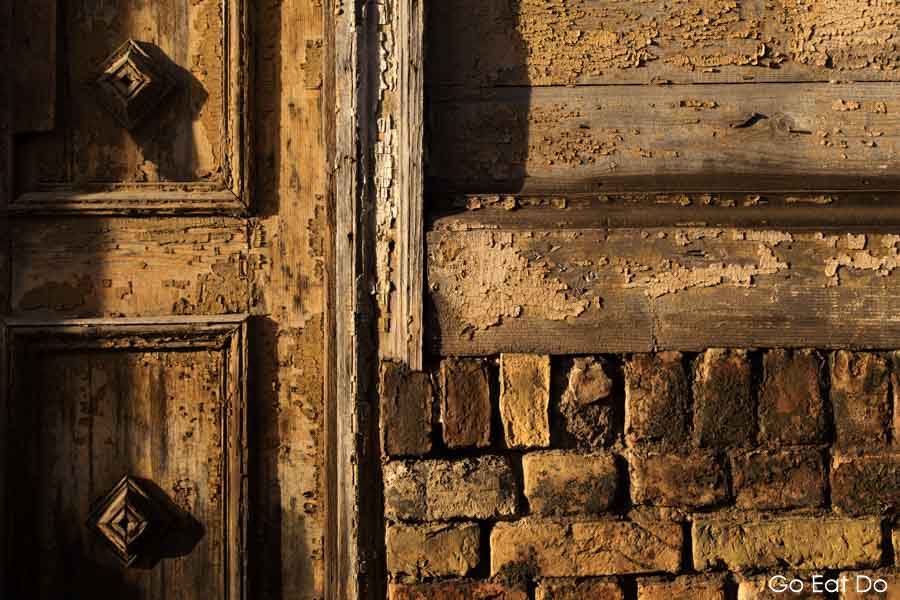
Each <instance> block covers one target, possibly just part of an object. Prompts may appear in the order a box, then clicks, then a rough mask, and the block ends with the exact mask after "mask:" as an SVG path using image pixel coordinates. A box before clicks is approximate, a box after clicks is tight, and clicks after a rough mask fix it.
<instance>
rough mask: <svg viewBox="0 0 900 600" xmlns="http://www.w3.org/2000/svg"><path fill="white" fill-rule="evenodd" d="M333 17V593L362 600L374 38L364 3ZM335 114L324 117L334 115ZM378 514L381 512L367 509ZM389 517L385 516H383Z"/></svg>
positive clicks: (365, 589)
mask: <svg viewBox="0 0 900 600" xmlns="http://www.w3.org/2000/svg"><path fill="white" fill-rule="evenodd" d="M325 14H326V15H328V18H329V20H330V25H331V26H330V27H328V28H327V29H328V30H329V36H330V37H331V38H332V40H331V41H332V43H330V44H328V46H329V47H330V48H332V49H333V51H332V52H333V53H332V54H331V55H330V58H331V59H332V60H331V61H330V64H332V65H333V69H334V70H333V72H332V73H330V74H329V79H328V85H329V86H330V90H329V91H330V93H331V94H333V96H331V102H333V107H334V111H333V113H332V114H335V115H336V119H335V123H334V133H333V146H332V148H333V180H332V193H333V198H334V205H335V249H334V259H335V260H334V265H335V275H334V283H335V285H334V290H335V295H334V299H333V300H334V302H333V307H332V308H333V310H334V315H335V317H334V318H335V336H334V346H333V347H331V348H330V349H329V350H330V351H332V352H334V353H335V357H336V358H335V366H336V369H335V378H336V381H335V392H336V393H335V397H334V402H333V403H331V404H330V405H329V408H330V409H331V411H330V414H329V415H328V417H327V418H328V419H329V420H330V421H332V422H333V424H332V425H330V426H329V427H328V431H330V432H331V433H332V435H331V437H330V439H329V440H328V446H327V447H328V449H329V451H330V452H331V454H332V457H333V458H331V459H329V477H330V478H331V479H332V481H333V484H332V488H331V489H332V494H331V498H330V499H331V504H330V506H329V508H330V510H331V511H332V513H333V515H334V517H333V519H334V529H335V533H334V535H333V537H331V538H330V539H329V542H330V544H329V548H328V558H329V562H330V563H331V568H330V570H329V577H328V585H327V587H328V589H327V590H326V597H328V598H334V599H335V600H351V599H352V600H356V599H357V598H366V597H372V598H374V597H376V596H375V595H376V593H377V592H376V589H375V587H376V586H374V585H369V583H370V580H371V578H372V576H373V574H374V572H375V569H374V566H373V564H372V563H370V562H369V561H368V560H367V558H368V557H367V555H366V553H365V551H364V550H365V549H368V548H375V547H377V546H375V545H374V544H375V543H376V540H375V537H374V536H373V535H372V529H373V528H374V520H375V519H374V518H373V517H374V515H372V516H371V517H370V518H369V519H368V520H362V519H361V511H360V506H361V503H362V502H363V500H362V498H361V496H360V493H361V490H367V491H369V490H371V489H373V487H375V486H374V484H373V485H367V484H368V483H369V482H368V480H365V481H364V480H363V479H362V478H363V477H370V478H372V479H373V480H374V479H375V478H374V477H372V475H373V474H375V475H377V474H378V472H379V469H378V468H377V464H378V463H377V460H376V459H377V456H376V454H377V453H375V452H372V451H371V448H370V444H372V443H373V440H374V436H372V435H371V431H370V429H371V428H372V423H373V422H374V419H373V418H372V415H371V412H372V411H371V409H370V406H371V404H370V401H371V398H370V395H369V394H370V390H371V382H372V377H373V373H374V371H373V364H374V363H373V361H372V354H373V352H372V323H373V319H372V306H371V302H370V299H369V294H368V292H369V289H368V285H369V278H368V275H367V274H368V272H369V271H370V269H369V266H368V264H369V261H370V257H369V256H368V255H367V253H366V252H367V248H373V247H374V240H372V239H371V235H372V234H371V228H370V227H369V226H368V218H369V216H368V211H367V208H366V207H367V206H369V198H368V197H367V188H368V184H367V178H368V177H367V174H368V173H369V167H370V163H369V160H368V150H367V149H368V147H369V143H370V139H369V131H370V127H371V121H370V115H369V114H368V111H367V109H366V107H368V106H369V85H368V79H369V63H368V59H370V55H369V53H368V49H369V40H370V39H371V38H369V37H368V36H369V35H371V32H370V31H369V30H367V23H366V20H365V18H364V13H363V2H360V1H358V0H332V1H330V2H327V3H326V7H325ZM329 112H330V111H325V113H326V114H328V113H329ZM368 512H370V513H372V512H377V511H368ZM379 520H380V519H379Z"/></svg>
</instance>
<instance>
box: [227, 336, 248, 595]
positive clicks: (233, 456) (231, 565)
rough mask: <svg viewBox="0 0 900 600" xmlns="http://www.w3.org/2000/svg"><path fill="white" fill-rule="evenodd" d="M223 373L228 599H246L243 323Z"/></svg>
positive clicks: (230, 341)
mask: <svg viewBox="0 0 900 600" xmlns="http://www.w3.org/2000/svg"><path fill="white" fill-rule="evenodd" d="M225 356H226V360H225V365H223V367H224V373H223V374H222V381H223V388H224V390H223V393H224V402H225V403H224V405H225V407H226V409H225V415H224V419H225V427H224V429H225V439H224V440H223V443H224V449H225V468H226V473H227V475H226V479H225V490H224V493H223V496H224V498H225V506H226V511H227V512H226V516H227V518H226V523H225V526H226V528H227V532H226V539H228V540H232V541H233V542H237V544H226V547H225V552H226V565H225V568H226V578H227V582H226V585H227V589H228V599H229V600H242V599H243V598H245V597H246V593H247V581H246V579H247V578H246V577H245V574H246V573H247V553H246V537H247V422H246V416H245V410H246V405H245V402H246V397H247V377H246V372H245V369H246V366H247V326H246V322H245V323H242V324H241V325H240V327H239V328H238V329H237V330H236V331H235V332H234V334H233V335H232V336H231V338H230V339H229V341H228V345H227V348H226V352H225Z"/></svg>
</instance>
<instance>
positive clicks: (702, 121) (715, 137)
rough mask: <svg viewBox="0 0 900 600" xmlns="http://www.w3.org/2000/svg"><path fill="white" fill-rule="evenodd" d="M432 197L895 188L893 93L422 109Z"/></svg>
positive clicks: (624, 91) (541, 95) (653, 96)
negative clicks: (427, 115)
mask: <svg viewBox="0 0 900 600" xmlns="http://www.w3.org/2000/svg"><path fill="white" fill-rule="evenodd" d="M430 111H431V119H432V122H433V123H434V129H433V136H432V138H431V141H430V145H429V151H430V155H431V157H432V158H431V161H430V163H429V174H430V175H431V176H432V177H433V178H434V180H435V181H434V184H435V187H434V189H439V190H446V189H452V190H457V191H470V192H485V191H494V190H497V191H523V192H538V191H540V192H554V191H566V192H596V193H603V192H610V191H620V190H633V191H655V190H672V189H676V190H686V189H687V190H702V191H719V190H750V191H762V190H766V191H779V190H797V189H844V190H846V189H871V190H875V189H897V187H898V183H900V181H898V178H897V176H896V171H897V167H898V166H900V143H898V142H900V140H898V132H900V122H898V118H897V117H898V115H900V104H898V102H897V89H896V86H895V84H893V83H870V84H865V85H862V84H859V85H837V84H835V85H832V84H753V85H726V86H722V85H692V86H649V87H642V88H640V89H639V90H636V89H635V88H631V87H617V86H601V87H575V88H532V89H521V88H512V89H500V90H494V91H491V92H486V93H484V94H476V95H472V96H471V97H470V98H467V99H465V100H462V99H460V98H459V97H457V96H451V97H450V98H446V97H444V98H442V97H437V98H435V100H434V102H433V103H432V104H431V107H430Z"/></svg>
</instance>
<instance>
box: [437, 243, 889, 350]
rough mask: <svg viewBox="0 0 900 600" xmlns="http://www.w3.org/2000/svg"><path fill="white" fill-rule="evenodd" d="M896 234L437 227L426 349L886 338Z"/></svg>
mask: <svg viewBox="0 0 900 600" xmlns="http://www.w3.org/2000/svg"><path fill="white" fill-rule="evenodd" d="M894 231H896V229H895V230H894ZM898 243H900V237H898V236H897V235H895V234H894V233H892V232H884V231H882V232H878V233H868V234H867V233H858V234H851V233H841V234H839V233H830V232H824V233H823V232H817V231H792V230H787V229H739V228H718V229H717V228H709V227H706V228H673V227H659V228H646V229H634V228H626V229H603V228H577V229H574V228H570V229H564V230H531V231H515V230H505V229H495V230H461V231H433V232H431V233H430V234H429V235H428V265H429V267H428V281H429V290H428V292H429V295H430V300H431V303H432V305H433V307H434V311H433V314H432V315H431V318H432V324H431V326H430V331H431V335H430V337H429V342H430V347H431V348H432V349H433V350H434V351H436V352H439V353H441V354H445V355H481V354H493V353H497V352H542V353H552V354H581V353H599V352H646V351H650V350H660V349H675V350H699V349H702V348H704V347H708V346H717V347H721V346H736V347H752V346H775V347H823V348H833V347H871V348H892V347H896V344H897V339H898V336H900V318H898V316H897V313H896V310H895V307H894V304H895V302H894V297H895V296H896V294H897V292H898V289H900V271H898V269H897V267H900V248H898Z"/></svg>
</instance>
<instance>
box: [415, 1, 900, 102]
mask: <svg viewBox="0 0 900 600" xmlns="http://www.w3.org/2000/svg"><path fill="white" fill-rule="evenodd" d="M898 26H900V8H898V6H897V4H896V3H895V2H892V1H891V0H879V1H876V2H869V1H867V0H802V1H800V2H794V1H790V0H774V1H770V0H733V1H729V0H683V1H679V2H670V1H667V0H644V1H641V2H634V1H633V0H516V1H515V2H509V1H508V0H446V1H444V2H440V3H435V4H434V5H433V6H430V7H429V19H428V25H427V27H428V39H429V40H430V44H429V54H428V59H429V62H428V64H429V75H428V82H429V84H430V85H464V86H468V87H478V86H506V85H535V86H538V85H540V86H544V85H572V84H634V83H650V82H653V81H672V82H676V83H712V82H743V81H759V82H762V81H829V80H832V79H839V80H844V81H896V80H898V79H900V68H898V67H900V53H898V50H897V44H898V42H900V36H898V34H897V30H898Z"/></svg>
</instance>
